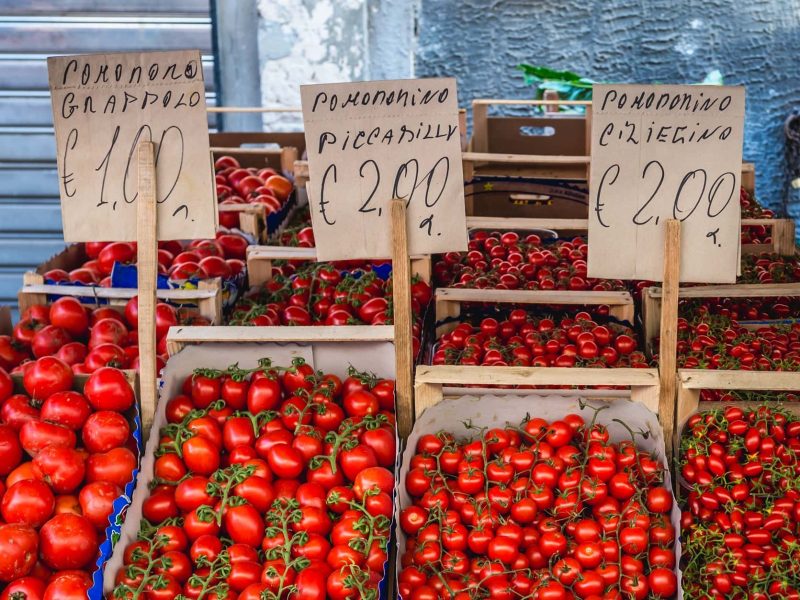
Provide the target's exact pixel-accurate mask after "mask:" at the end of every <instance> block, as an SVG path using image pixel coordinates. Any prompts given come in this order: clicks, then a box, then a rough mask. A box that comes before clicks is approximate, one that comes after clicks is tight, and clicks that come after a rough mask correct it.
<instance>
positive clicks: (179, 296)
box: [20, 283, 219, 302]
mask: <svg viewBox="0 0 800 600" xmlns="http://www.w3.org/2000/svg"><path fill="white" fill-rule="evenodd" d="M20 292H21V293H25V294H48V295H49V294H53V295H58V296H77V297H87V298H99V299H101V300H130V299H131V298H133V296H135V295H136V288H106V287H99V286H80V285H50V284H46V283H39V284H33V285H26V286H24V287H23V288H22V289H21V290H20ZM218 292H219V288H218V287H217V286H213V287H211V288H208V289H203V288H198V289H196V290H179V289H175V290H163V289H159V290H156V296H157V297H158V298H159V300H173V301H176V302H177V301H183V302H187V301H191V300H204V299H207V298H214V297H215V296H217V295H218Z"/></svg>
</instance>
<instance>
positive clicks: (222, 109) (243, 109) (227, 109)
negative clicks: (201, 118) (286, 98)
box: [206, 106, 303, 113]
mask: <svg viewBox="0 0 800 600" xmlns="http://www.w3.org/2000/svg"><path fill="white" fill-rule="evenodd" d="M206 111H207V112H210V113H297V112H303V109H302V108H300V107H294V106H291V107H272V108H269V107H266V106H209V107H208V108H206Z"/></svg>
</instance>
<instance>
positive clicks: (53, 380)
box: [23, 356, 72, 399]
mask: <svg viewBox="0 0 800 600" xmlns="http://www.w3.org/2000/svg"><path fill="white" fill-rule="evenodd" d="M23 385H24V386H25V391H27V392H28V394H29V395H30V396H31V397H32V398H36V399H44V398H47V397H48V396H51V395H52V394H55V393H56V392H65V391H67V390H69V389H70V388H71V387H72V369H71V368H70V367H69V365H68V364H66V363H65V362H63V361H61V360H59V359H57V358H55V357H53V356H46V357H44V358H40V359H38V360H37V361H36V362H34V363H33V366H32V367H31V368H30V369H28V370H27V371H26V372H25V375H24V376H23Z"/></svg>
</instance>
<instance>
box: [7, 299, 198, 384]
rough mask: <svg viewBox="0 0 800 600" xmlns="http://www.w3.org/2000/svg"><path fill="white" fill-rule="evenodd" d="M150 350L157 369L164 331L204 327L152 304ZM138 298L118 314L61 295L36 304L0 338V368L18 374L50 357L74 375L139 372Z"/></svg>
mask: <svg viewBox="0 0 800 600" xmlns="http://www.w3.org/2000/svg"><path fill="white" fill-rule="evenodd" d="M155 313H156V338H157V343H156V351H157V353H158V360H157V363H158V364H157V367H158V369H159V370H160V369H161V367H163V366H164V360H166V354H167V348H166V342H167V332H168V331H169V328H170V327H172V326H173V325H178V324H179V323H183V324H193V325H208V324H209V322H208V320H207V319H205V318H203V317H201V316H198V315H197V314H196V313H195V311H194V309H188V310H187V309H176V308H174V307H172V306H170V305H169V304H165V303H163V302H158V303H157V304H156V311H155ZM138 314H139V311H138V298H137V297H136V296H134V297H133V298H131V299H130V300H129V301H128V303H127V304H126V305H125V309H124V311H117V310H114V309H113V308H110V307H107V306H101V307H97V308H94V309H92V308H91V307H89V306H87V305H85V304H81V302H80V301H79V300H77V299H76V298H72V297H69V296H64V297H61V298H59V299H58V300H56V301H55V302H53V304H51V305H50V306H44V305H41V304H36V305H34V306H31V307H30V308H28V309H27V310H25V312H23V313H22V318H21V319H20V321H19V322H18V323H17V324H16V325H15V326H14V330H13V332H12V334H11V335H10V336H8V335H2V336H0V367H2V368H4V369H7V370H11V369H15V372H16V370H23V371H24V369H25V368H27V367H26V365H27V364H29V363H28V362H27V361H29V360H30V359H31V358H41V357H43V356H56V357H57V358H59V359H60V360H62V361H64V362H65V363H66V364H68V365H69V366H70V367H71V368H72V370H73V371H74V372H75V373H76V374H88V373H92V372H94V371H96V370H97V369H99V368H101V367H105V366H111V367H117V368H119V369H138V368H139V346H138V335H137V329H136V328H137V326H138Z"/></svg>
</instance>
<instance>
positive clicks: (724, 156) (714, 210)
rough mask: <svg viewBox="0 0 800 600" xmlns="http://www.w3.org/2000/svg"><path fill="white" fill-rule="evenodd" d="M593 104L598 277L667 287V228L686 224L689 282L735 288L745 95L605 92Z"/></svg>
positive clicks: (671, 88) (702, 90) (684, 259)
mask: <svg viewBox="0 0 800 600" xmlns="http://www.w3.org/2000/svg"><path fill="white" fill-rule="evenodd" d="M592 96H593V102H592V168H591V179H590V201H589V240H590V247H591V252H589V261H588V272H589V276H590V277H604V278H615V279H616V278H618V279H645V280H653V281H660V280H661V278H662V276H663V270H664V222H665V221H666V220H667V219H677V220H679V221H681V266H680V280H681V281H685V282H705V283H732V282H734V281H735V280H736V275H737V271H738V267H739V258H740V256H739V255H740V246H741V238H740V235H741V224H740V223H741V210H740V207H739V188H740V185H741V173H742V139H743V130H744V112H745V92H744V88H743V87H720V86H691V85H599V84H595V86H594V91H593V94H592Z"/></svg>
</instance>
